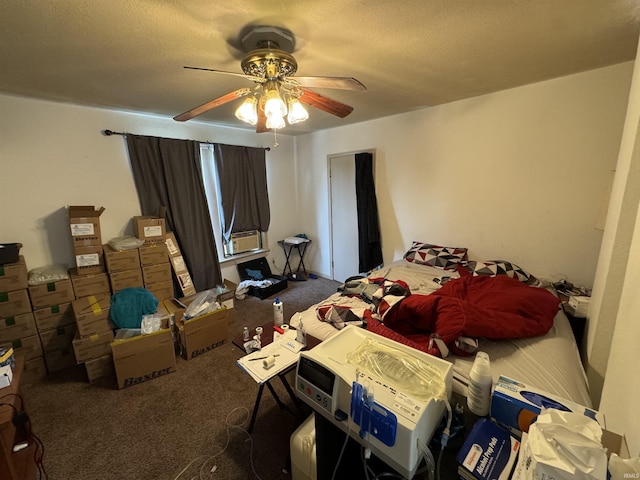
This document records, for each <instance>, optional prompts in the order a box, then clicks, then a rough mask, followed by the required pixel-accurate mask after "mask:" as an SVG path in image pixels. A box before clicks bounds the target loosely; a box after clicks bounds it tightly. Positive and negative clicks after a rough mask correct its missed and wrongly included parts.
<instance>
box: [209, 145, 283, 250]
mask: <svg viewBox="0 0 640 480" xmlns="http://www.w3.org/2000/svg"><path fill="white" fill-rule="evenodd" d="M214 157H215V161H216V171H217V173H218V181H219V185H220V203H221V206H222V218H221V222H222V235H223V237H224V239H225V242H229V240H230V239H231V234H232V233H234V232H245V231H247V230H259V231H261V232H266V231H267V230H269V223H270V222H271V212H270V210H269V193H268V191H267V164H266V159H265V157H266V155H265V151H264V148H254V147H240V146H235V145H220V144H216V145H214Z"/></svg>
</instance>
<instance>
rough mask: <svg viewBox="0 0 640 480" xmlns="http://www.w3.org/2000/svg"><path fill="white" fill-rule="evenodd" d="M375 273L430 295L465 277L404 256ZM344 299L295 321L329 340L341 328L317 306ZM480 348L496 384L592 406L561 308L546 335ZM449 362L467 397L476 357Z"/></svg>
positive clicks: (296, 316) (482, 342) (298, 315)
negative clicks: (503, 381) (506, 380)
mask: <svg viewBox="0 0 640 480" xmlns="http://www.w3.org/2000/svg"><path fill="white" fill-rule="evenodd" d="M370 276H371V278H379V277H384V278H387V279H388V280H403V281H404V282H405V283H407V284H408V286H409V289H410V290H411V292H412V293H423V294H428V293H431V292H433V291H435V290H437V289H438V288H440V283H441V282H442V280H443V277H450V278H458V276H459V275H458V274H457V273H456V272H449V271H446V270H442V269H438V268H434V267H427V266H423V265H416V264H413V263H410V262H406V261H405V260H399V261H396V262H393V263H391V264H390V265H389V266H387V267H384V268H382V269H380V270H377V271H375V272H373V273H372V274H371V275H370ZM532 288H535V287H532ZM338 300H340V304H341V305H344V304H345V299H344V298H342V297H341V296H340V294H339V293H335V294H333V295H331V296H330V297H328V298H327V299H325V300H324V301H322V302H320V303H318V304H316V305H313V306H311V307H309V308H308V309H307V310H305V311H304V312H296V313H295V314H294V315H292V317H291V320H290V323H291V324H292V325H293V326H296V325H297V324H298V320H299V319H300V318H301V319H302V322H303V324H304V327H305V330H306V331H307V333H308V334H310V335H313V336H314V337H316V338H318V339H320V340H325V339H327V338H329V337H330V336H332V335H335V334H336V333H337V332H338V330H337V329H336V328H334V327H333V326H332V325H331V324H329V323H326V322H323V321H321V320H319V319H318V317H317V315H316V309H317V307H318V306H320V305H322V304H326V303H336V302H337V301H338ZM348 302H349V303H352V304H353V305H354V306H360V307H361V306H362V305H363V303H364V302H362V301H361V300H359V299H356V298H352V299H349V300H348ZM480 350H481V351H484V352H487V353H488V354H489V358H490V360H491V373H492V376H493V379H494V382H495V381H497V380H498V377H499V376H500V375H506V376H508V377H511V378H513V379H515V380H518V381H520V382H522V383H524V384H525V385H529V386H532V387H536V388H539V389H541V390H544V391H546V392H548V393H551V394H554V395H558V396H560V397H562V398H566V399H568V400H573V401H574V402H576V403H579V404H581V405H584V406H587V407H591V399H590V398H589V389H588V386H587V378H586V374H585V372H584V369H583V367H582V363H581V361H580V355H579V353H578V347H577V345H576V343H575V340H574V337H573V332H572V330H571V326H570V325H569V320H568V319H567V317H566V316H565V314H564V312H562V310H559V311H558V314H557V315H556V317H555V319H554V325H553V327H552V328H551V330H549V332H547V334H545V335H543V336H541V337H535V338H523V339H515V340H501V341H490V340H486V339H480ZM445 360H447V361H450V362H452V363H453V366H454V384H453V389H454V391H456V392H458V393H460V394H462V395H465V392H466V382H467V379H468V378H469V372H470V370H471V366H472V364H473V357H459V356H457V355H450V356H449V357H447V358H446V359H445Z"/></svg>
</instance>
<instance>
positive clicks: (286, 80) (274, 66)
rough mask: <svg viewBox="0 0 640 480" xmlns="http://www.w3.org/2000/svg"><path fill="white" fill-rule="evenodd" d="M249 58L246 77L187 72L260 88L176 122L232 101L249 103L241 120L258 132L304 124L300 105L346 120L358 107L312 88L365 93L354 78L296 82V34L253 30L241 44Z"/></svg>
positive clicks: (218, 101)
mask: <svg viewBox="0 0 640 480" xmlns="http://www.w3.org/2000/svg"><path fill="white" fill-rule="evenodd" d="M242 45H243V47H244V50H245V52H246V55H245V57H244V58H243V59H242V61H241V62H240V65H241V67H242V71H243V72H244V73H235V72H226V71H223V70H215V69H212V68H202V67H187V66H185V67H184V68H188V69H192V70H205V71H209V72H215V73H221V74H224V75H233V76H237V77H244V78H245V79H247V80H250V81H252V82H254V83H255V86H254V87H252V88H239V89H238V90H234V91H233V92H229V93H227V94H225V95H222V96H221V97H218V98H214V99H213V100H210V101H208V102H206V103H203V104H202V105H199V106H197V107H194V108H192V109H191V110H188V111H186V112H184V113H181V114H180V115H177V116H175V117H173V119H174V120H176V121H179V122H184V121H187V120H191V119H192V118H194V117H197V116H198V115H202V114H203V113H206V112H208V111H209V110H212V109H214V108H216V107H219V106H221V105H224V104H226V103H228V102H231V101H233V100H236V99H239V98H243V97H246V98H245V100H244V102H243V103H242V104H241V105H240V106H239V107H238V109H237V110H236V117H237V118H239V119H240V120H243V121H245V122H247V123H249V124H251V125H255V126H256V132H258V133H261V132H266V131H268V130H271V129H278V128H283V127H284V126H286V123H285V117H286V119H287V122H288V123H289V124H294V123H298V122H302V121H304V120H306V119H307V118H308V117H309V114H308V113H307V111H306V110H305V108H304V107H303V106H302V104H301V103H304V104H306V105H310V106H312V107H315V108H318V109H320V110H323V111H325V112H327V113H330V114H332V115H336V116H337V117H340V118H344V117H346V116H347V115H349V114H350V113H351V112H352V111H353V107H350V106H349V105H346V104H344V103H341V102H338V101H336V100H333V99H331V98H329V97H326V96H324V95H320V94H319V93H316V92H313V91H312V90H309V88H307V87H312V88H331V89H341V90H366V87H365V86H364V85H363V84H362V83H360V82H359V81H358V80H356V79H355V78H350V77H296V76H294V75H295V73H296V71H297V69H298V64H297V62H296V60H295V58H293V56H292V55H291V53H292V52H293V50H294V46H295V39H294V36H293V34H292V33H291V32H289V31H287V30H284V29H282V28H278V27H272V26H253V27H251V28H250V30H249V32H248V33H247V34H246V35H245V36H244V37H243V38H242Z"/></svg>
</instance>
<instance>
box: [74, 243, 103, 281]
mask: <svg viewBox="0 0 640 480" xmlns="http://www.w3.org/2000/svg"><path fill="white" fill-rule="evenodd" d="M74 251H75V258H76V272H77V273H78V275H92V274H96V273H103V272H104V252H103V250H102V245H98V246H96V245H91V246H88V247H76V248H75V249H74Z"/></svg>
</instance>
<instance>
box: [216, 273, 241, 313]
mask: <svg viewBox="0 0 640 480" xmlns="http://www.w3.org/2000/svg"><path fill="white" fill-rule="evenodd" d="M223 283H224V286H225V287H227V288H228V289H229V291H228V292H224V293H221V294H220V295H218V299H217V302H218V303H219V304H220V305H221V306H223V307H225V308H226V309H227V320H228V322H229V323H232V322H233V321H235V319H236V311H235V298H236V288H238V285H237V284H235V283H233V282H232V281H231V280H227V279H225V280H224V282H223Z"/></svg>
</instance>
